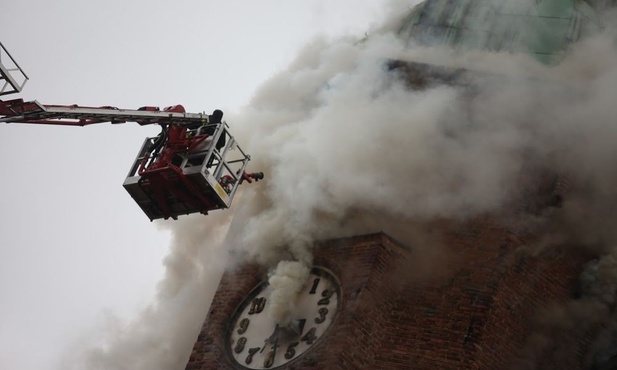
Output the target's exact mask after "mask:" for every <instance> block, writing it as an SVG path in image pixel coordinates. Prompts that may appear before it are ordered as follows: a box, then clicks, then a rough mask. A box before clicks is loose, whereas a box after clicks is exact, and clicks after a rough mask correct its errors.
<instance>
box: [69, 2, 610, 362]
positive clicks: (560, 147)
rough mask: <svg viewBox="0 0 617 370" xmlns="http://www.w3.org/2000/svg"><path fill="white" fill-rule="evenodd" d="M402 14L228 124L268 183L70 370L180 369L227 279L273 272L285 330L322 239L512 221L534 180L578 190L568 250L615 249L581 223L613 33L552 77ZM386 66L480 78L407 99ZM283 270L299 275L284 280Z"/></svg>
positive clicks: (281, 79) (188, 231)
mask: <svg viewBox="0 0 617 370" xmlns="http://www.w3.org/2000/svg"><path fill="white" fill-rule="evenodd" d="M393 3H394V4H395V5H396V6H395V10H396V11H395V12H393V14H395V15H393V16H392V17H391V18H389V19H387V20H385V21H384V22H383V24H384V27H383V28H381V29H378V30H375V31H374V32H373V33H372V34H369V35H368V37H366V38H357V39H339V40H326V39H317V40H314V41H313V42H311V43H310V44H309V45H307V46H306V47H305V48H304V49H303V50H302V52H301V53H300V54H299V56H298V58H297V59H296V61H295V62H294V63H292V64H291V65H290V66H289V67H288V68H287V69H286V70H285V71H282V72H280V73H279V74H277V75H276V76H273V77H272V78H271V79H270V80H269V81H267V82H266V83H265V84H264V85H263V86H262V87H261V88H260V89H259V90H258V91H257V92H256V94H255V96H254V98H253V99H252V101H251V103H250V105H249V106H247V107H246V108H245V109H243V110H242V111H240V112H228V114H227V116H226V119H227V121H228V122H229V123H230V125H231V127H232V128H233V132H234V134H235V135H236V136H237V138H238V140H239V142H240V143H242V147H243V149H245V150H246V151H247V152H248V153H250V154H251V156H252V158H253V161H252V162H251V169H252V170H255V171H263V172H264V173H265V174H266V179H265V180H264V181H263V182H259V183H258V184H256V185H251V186H245V187H244V189H243V192H242V194H239V197H238V198H237V199H236V203H235V209H234V210H232V211H225V212H221V213H219V214H214V213H213V214H212V215H209V216H207V220H206V219H205V218H203V217H201V216H197V217H190V218H183V219H181V220H180V221H178V222H177V223H174V226H173V227H174V235H176V240H175V242H174V247H173V250H172V253H171V255H170V256H169V258H168V259H167V261H166V266H167V271H168V273H167V276H166V277H165V280H164V281H163V282H162V283H161V285H160V287H161V289H160V292H159V295H158V301H157V303H156V304H155V305H154V306H153V307H151V308H150V309H149V310H147V311H146V312H145V313H144V316H143V317H142V318H140V319H139V320H137V321H136V322H134V323H131V324H129V325H126V326H123V327H122V328H121V330H118V331H117V332H114V333H112V336H110V338H109V340H108V341H107V342H106V343H105V344H104V345H102V346H99V347H98V348H97V349H95V350H93V351H90V352H87V353H85V354H84V356H83V357H82V358H81V361H82V362H79V366H76V367H74V368H88V369H137V370H140V369H165V370H169V369H182V368H183V367H184V365H185V363H186V360H187V358H188V354H189V353H190V350H191V348H192V343H193V341H194V340H195V338H196V335H197V331H198V330H199V328H200V326H201V323H202V321H203V318H204V316H205V314H206V312H207V306H208V304H209V299H210V298H211V296H212V294H213V293H214V291H215V289H216V285H217V283H218V275H219V274H220V272H221V271H222V270H223V269H224V268H225V267H226V266H227V267H229V266H233V265H235V264H236V263H238V262H242V261H246V260H253V261H257V262H259V263H261V264H263V265H265V266H268V267H271V268H272V269H273V270H272V271H273V274H272V275H271V277H270V281H271V283H272V285H273V286H275V293H274V294H275V295H277V297H279V298H280V299H279V300H278V301H279V303H280V306H279V308H280V310H281V311H278V313H277V314H276V315H278V316H279V317H282V318H283V320H284V317H285V316H286V312H289V310H290V309H291V308H290V307H288V302H289V300H288V297H290V296H292V295H293V293H294V292H295V291H296V290H297V289H299V288H298V287H299V286H300V287H301V284H302V283H303V279H304V277H305V276H306V273H307V271H308V270H307V267H308V266H310V264H311V262H312V254H311V246H312V244H313V242H314V241H315V240H320V239H325V238H330V237H337V236H345V235H352V234H355V233H366V232H372V231H378V230H384V231H387V232H391V233H393V234H395V235H394V236H395V237H397V238H399V239H402V240H407V239H408V237H409V235H406V233H405V231H400V230H401V229H400V228H398V227H397V226H398V225H405V224H407V223H409V222H410V221H411V220H414V221H417V220H434V219H438V218H450V219H451V218H456V219H466V218H469V217H474V216H477V215H481V214H486V213H504V212H505V213H507V212H508V211H509V210H510V209H511V208H512V206H513V204H514V203H516V200H517V197H519V196H520V195H521V194H520V192H521V179H522V178H523V179H524V178H525V176H526V175H529V172H530V171H531V170H534V169H542V170H550V171H553V172H554V173H556V174H564V175H566V176H568V177H569V178H571V179H572V182H573V183H574V184H575V185H576V186H574V188H575V189H576V190H577V191H573V195H572V197H571V198H569V200H567V201H566V203H565V204H564V208H563V214H564V216H563V217H562V220H561V221H562V222H563V223H565V224H566V225H568V227H567V230H568V233H567V237H573V236H576V237H578V238H580V239H581V240H586V241H590V242H594V243H600V242H605V241H606V240H611V239H612V240H614V236H615V235H613V233H612V229H610V230H607V229H606V228H604V229H601V230H599V229H598V227H597V226H598V225H596V224H593V223H592V222H591V221H593V220H594V218H592V217H588V216H589V215H594V214H600V213H599V211H597V210H605V208H603V206H604V205H605V203H606V202H605V200H606V199H607V198H606V197H610V196H613V195H614V192H613V190H612V184H615V183H617V182H616V181H615V180H617V171H615V170H614V169H615V168H617V146H616V145H614V142H615V138H617V125H616V124H615V118H614V117H617V104H615V101H617V96H616V95H617V91H616V90H615V86H617V52H616V50H615V47H614V44H613V41H612V40H613V39H612V36H611V35H610V32H612V31H611V30H610V29H607V30H606V31H605V32H604V34H602V35H600V36H598V37H596V38H594V39H592V40H587V41H583V42H581V43H580V44H579V45H575V46H574V47H573V48H572V50H571V52H570V55H569V57H568V58H567V59H565V60H564V61H563V62H562V63H561V64H560V65H558V66H556V67H553V68H549V67H545V66H542V65H540V64H538V63H537V62H535V61H534V60H532V59H531V57H528V56H524V55H523V56H512V55H509V54H496V53H489V52H479V51H477V52H469V53H462V52H457V53H454V52H451V51H444V50H439V49H432V48H421V47H418V46H413V45H411V46H410V45H407V44H405V43H404V42H402V41H401V40H400V39H398V37H397V36H396V34H394V33H393V32H392V29H393V27H390V25H392V24H395V23H396V22H395V21H394V20H397V19H399V18H400V16H401V14H404V13H406V12H407V11H408V10H409V6H410V3H409V2H407V1H398V2H393ZM413 3H415V2H413ZM413 3H412V4H411V5H413ZM387 58H396V59H402V60H410V61H413V60H416V61H422V62H427V63H431V64H438V65H444V66H449V67H464V68H467V69H471V70H473V71H478V72H483V74H480V75H479V76H478V75H471V76H472V77H471V78H472V82H473V85H474V86H475V89H474V91H469V89H466V88H464V87H460V86H446V85H440V86H434V87H429V88H426V89H423V90H416V91H411V90H409V89H408V88H407V87H406V86H405V83H404V82H403V81H402V80H401V78H400V76H399V75H397V74H396V72H392V71H388V70H387V68H385V62H386V59H387ZM487 71H489V72H490V75H491V76H492V77H491V76H487V74H486V72H487ZM531 174H533V172H531ZM591 195H593V196H591ZM607 212H608V211H607ZM602 225H605V223H602ZM228 228H229V231H227V229H228ZM563 229H564V228H563V227H562V228H561V229H559V230H563ZM564 234H566V233H565V232H564ZM563 237H565V236H563ZM418 248H431V246H430V245H420V246H418ZM229 251H231V253H228V252H229ZM290 266H291V267H296V268H297V267H298V266H304V267H303V268H299V269H297V270H294V274H290V273H289V271H290V270H289V267H290ZM295 272H298V273H297V274H296V273H295ZM302 272H303V273H302ZM65 368H70V367H69V366H66V367H65Z"/></svg>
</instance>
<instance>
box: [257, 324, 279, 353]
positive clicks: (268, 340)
mask: <svg viewBox="0 0 617 370" xmlns="http://www.w3.org/2000/svg"><path fill="white" fill-rule="evenodd" d="M278 336H279V324H276V327H275V328H274V331H273V332H272V335H270V336H269V337H268V338H266V339H265V340H264V346H263V347H262V348H261V351H259V353H262V352H263V351H264V349H266V347H267V346H268V344H270V343H272V342H273V341H275V344H276V343H277V342H278Z"/></svg>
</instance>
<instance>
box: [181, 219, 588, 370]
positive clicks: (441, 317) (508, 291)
mask: <svg viewBox="0 0 617 370" xmlns="http://www.w3.org/2000/svg"><path fill="white" fill-rule="evenodd" d="M443 235H444V241H445V243H446V244H447V245H448V246H449V247H450V249H451V250H452V253H454V254H456V261H457V262H458V263H457V265H456V267H455V268H453V270H452V271H451V273H450V274H447V275H445V276H440V277H439V278H436V279H432V280H426V279H422V280H419V279H414V278H410V277H409V276H410V275H409V274H408V273H407V271H406V270H408V269H409V268H411V267H410V266H413V262H414V259H419V258H421V256H420V255H416V254H415V252H414V249H413V248H408V247H406V246H403V245H402V244H400V243H398V242H397V241H395V240H394V239H392V238H390V237H389V236H387V235H386V234H383V233H378V234H371V235H365V236H357V237H352V238H346V239H339V240H334V241H328V242H324V243H321V244H320V245H318V246H317V247H316V249H315V265H319V266H323V267H326V268H328V269H330V270H331V271H332V272H333V273H334V274H335V275H336V276H337V277H338V278H339V280H340V282H341V289H342V290H341V294H342V299H341V308H340V310H339V313H338V316H337V318H336V320H335V322H334V323H333V324H332V326H331V327H330V329H329V332H328V334H327V335H326V336H325V337H324V338H322V340H320V341H319V342H318V343H317V344H316V345H315V346H314V347H313V348H312V349H311V350H309V351H307V352H306V353H305V354H304V355H303V356H302V357H300V358H299V359H298V360H297V361H295V362H293V363H292V364H291V365H289V366H287V367H285V368H286V369H339V370H344V369H487V370H488V369H490V370H494V369H510V368H512V366H513V364H515V363H516V360H517V359H518V358H519V357H520V355H521V351H522V349H523V348H524V346H525V343H526V339H527V337H528V335H529V333H530V332H532V331H533V325H534V319H535V313H536V312H537V310H538V309H539V308H541V307H544V306H545V305H547V304H549V303H551V302H559V301H566V300H569V299H570V298H571V296H572V289H573V285H574V279H576V277H577V276H578V273H579V271H580V268H581V265H582V263H583V262H584V261H585V258H584V257H583V256H576V255H575V254H573V253H572V252H570V251H567V250H563V251H555V252H553V253H551V254H540V255H536V256H531V255H528V254H526V253H524V252H523V249H524V247H525V244H526V243H525V242H524V241H523V240H522V237H521V236H520V235H517V234H515V233H513V232H511V231H508V230H507V229H505V228H504V227H500V226H498V225H496V224H492V223H491V222H489V221H486V220H476V221H474V222H470V223H465V224H459V225H454V224H451V225H446V226H444V227H443ZM573 256H576V257H573ZM264 278H265V271H263V270H260V269H259V268H258V267H256V266H245V267H244V268H241V269H239V270H238V271H236V272H230V273H226V274H225V275H224V276H223V278H222V280H221V285H220V287H219V290H218V291H217V293H216V295H215V297H214V301H213V304H212V306H211V308H210V311H209V312H208V317H207V319H206V322H205V324H204V326H203V328H202V331H201V333H200V334H199V337H198V338H197V342H196V343H195V347H194V349H193V352H192V354H191V357H190V360H189V362H188V364H187V367H186V369H187V370H201V369H232V368H233V367H232V366H231V363H230V361H229V360H228V359H227V355H226V353H225V343H224V336H225V330H226V324H227V323H228V322H229V320H230V318H231V315H232V313H233V312H234V310H235V309H236V307H237V306H238V305H239V304H240V302H241V301H242V299H243V298H244V296H245V295H246V294H247V293H248V292H249V291H250V289H251V288H252V287H254V286H255V285H256V284H257V283H258V282H259V281H261V280H262V279H264ZM572 341H573V342H572V343H573V345H574V346H579V347H580V343H579V342H578V339H577V338H574V339H573V340H572ZM560 361H561V363H564V364H567V366H566V367H563V369H576V368H580V367H577V366H580V363H581V356H580V351H578V352H577V351H572V352H571V353H570V354H569V355H568V356H566V358H561V360H560ZM545 368H549V367H545Z"/></svg>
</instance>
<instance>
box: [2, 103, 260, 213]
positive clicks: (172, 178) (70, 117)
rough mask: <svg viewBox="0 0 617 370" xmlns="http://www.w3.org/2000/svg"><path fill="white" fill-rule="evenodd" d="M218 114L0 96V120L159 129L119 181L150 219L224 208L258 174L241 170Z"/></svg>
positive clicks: (241, 158)
mask: <svg viewBox="0 0 617 370" xmlns="http://www.w3.org/2000/svg"><path fill="white" fill-rule="evenodd" d="M222 115H223V113H222V112H221V111H219V110H216V111H214V112H213V114H210V115H208V114H206V113H187V112H186V111H185V109H184V107H183V106H181V105H174V106H170V107H166V108H163V109H160V108H158V107H154V106H147V107H141V108H139V109H119V108H116V107H111V106H103V107H86V106H78V105H44V104H41V103H39V102H37V101H24V100H23V99H13V100H8V101H1V100H0V123H1V122H3V123H26V124H44V125H64V126H87V125H91V124H98V123H105V122H110V123H112V124H120V123H126V122H136V123H138V124H140V125H153V124H154V125H159V126H160V127H161V133H160V134H159V135H158V136H156V137H149V138H146V139H145V140H144V142H143V144H142V146H141V148H140V150H139V152H138V153H137V156H136V158H135V159H134V160H133V162H132V164H131V167H130V170H129V173H128V175H127V177H126V179H125V180H124V183H123V186H124V188H125V189H126V190H127V191H128V193H129V194H130V195H131V197H132V198H133V199H134V200H135V202H137V204H138V205H139V206H140V207H141V209H142V210H143V211H144V213H145V214H146V215H147V216H148V218H150V220H154V219H160V218H164V219H168V218H173V219H177V217H178V216H179V215H183V214H191V213H197V212H199V213H202V214H207V213H208V212H209V211H211V210H216V209H223V208H228V207H230V206H231V202H232V199H233V198H234V195H235V194H236V192H237V190H238V186H239V185H240V184H241V183H243V182H249V183H250V182H252V181H258V180H260V179H262V178H263V173H261V172H259V173H248V172H246V169H247V165H248V163H249V161H250V156H249V155H248V154H246V153H245V152H244V151H243V150H242V149H241V148H240V146H239V145H238V143H237V142H236V140H235V138H234V137H233V136H232V135H231V134H230V132H229V127H228V125H227V124H226V123H225V121H222Z"/></svg>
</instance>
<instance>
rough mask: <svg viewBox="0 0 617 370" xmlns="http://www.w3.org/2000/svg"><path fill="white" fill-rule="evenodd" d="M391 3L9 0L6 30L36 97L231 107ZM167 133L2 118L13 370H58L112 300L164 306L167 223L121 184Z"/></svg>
mask: <svg viewBox="0 0 617 370" xmlns="http://www.w3.org/2000/svg"><path fill="white" fill-rule="evenodd" d="M386 3H387V1H385V0H372V1H368V0H361V1H359V0H354V1H350V0H345V1H337V2H328V1H325V0H312V1H303V2H291V1H284V0H267V1H259V2H254V1H248V0H235V1H225V2H214V1H181V2H170V1H160V0H156V1H144V0H135V1H117V0H113V1H109V0H108V1H99V0H95V1H78V0H58V1H54V2H48V1H43V0H20V1H8V0H3V1H2V5H1V7H2V12H0V41H2V43H3V44H4V45H5V47H7V48H8V50H9V51H10V52H11V54H12V55H13V56H14V57H15V59H16V60H17V61H18V63H19V64H20V65H21V67H22V68H23V69H24V70H25V71H26V73H27V74H28V75H29V77H30V81H29V82H28V84H27V85H26V88H25V90H24V92H23V93H22V94H20V97H23V98H24V99H36V100H38V101H39V102H41V103H45V104H80V105H92V106H99V105H112V106H117V107H121V108H137V107H139V106H142V105H157V106H167V105H172V104H183V105H184V106H185V107H186V109H187V111H190V112H200V111H207V112H209V111H211V110H213V109H216V108H221V109H223V110H224V111H227V112H233V111H234V110H237V109H239V108H240V107H242V106H243V105H244V104H246V103H247V102H248V100H249V99H250V97H251V96H252V94H253V92H254V91H255V89H256V88H257V86H258V85H259V84H260V83H261V82H263V81H264V80H266V79H267V78H268V77H270V76H271V75H272V74H273V73H275V72H276V71H278V70H280V69H282V68H283V67H285V66H286V64H287V63H288V62H289V61H290V60H291V59H292V58H293V56H294V55H295V53H296V51H297V50H298V49H299V48H300V47H301V46H303V44H304V43H305V42H306V41H307V40H308V39H309V38H311V37H313V36H314V35H316V34H320V33H325V34H328V35H338V34H341V33H344V32H350V33H354V34H359V35H361V34H362V33H364V31H365V30H368V29H369V28H370V26H371V23H372V22H373V21H377V20H379V17H380V15H381V12H382V11H385V9H384V6H385V5H386ZM229 123H230V125H231V126H232V127H233V122H229ZM156 133H157V129H156V128H155V127H139V126H138V125H135V124H127V125H120V126H111V125H99V126H92V127H87V128H66V127H46V126H35V125H2V126H0V166H1V167H0V168H2V180H3V181H2V182H1V183H0V220H1V221H2V222H0V368H2V369H21V370H35V369H36V370H46V369H55V368H56V363H57V361H58V360H59V357H60V356H61V354H62V351H64V350H65V348H66V347H67V345H69V344H73V343H74V342H76V341H79V340H80V337H82V336H84V335H91V334H92V333H91V332H89V330H90V329H91V328H93V327H95V326H96V325H97V322H99V321H100V320H102V319H103V318H104V317H105V314H104V312H105V311H111V312H113V313H114V314H115V315H118V316H120V317H122V318H125V319H128V320H130V318H131V317H132V316H134V315H135V314H136V313H137V312H138V311H139V309H140V308H143V307H144V306H146V305H148V304H149V303H150V302H151V300H152V296H153V294H154V290H155V286H156V283H157V282H158V281H160V279H161V277H162V275H163V267H162V264H161V261H162V259H163V258H164V256H166V255H167V254H168V247H169V234H168V233H167V232H166V231H162V230H161V229H160V228H158V227H157V223H151V222H150V221H149V220H148V219H147V218H146V217H145V215H144V214H143V213H142V212H141V210H140V209H139V207H137V206H136V205H135V204H134V203H133V201H132V199H131V198H130V196H129V195H128V194H127V193H126V192H125V191H124V189H123V188H122V186H121V184H122V181H123V179H124V177H125V176H126V173H127V171H128V169H129V168H128V167H129V165H130V162H131V160H132V159H133V158H134V156H135V154H136V152H137V150H138V149H139V146H140V144H141V142H142V140H143V138H144V137H145V136H149V135H154V134H156ZM171 222H173V221H171Z"/></svg>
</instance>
